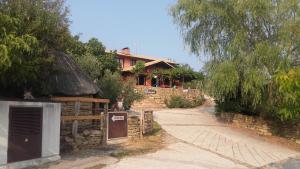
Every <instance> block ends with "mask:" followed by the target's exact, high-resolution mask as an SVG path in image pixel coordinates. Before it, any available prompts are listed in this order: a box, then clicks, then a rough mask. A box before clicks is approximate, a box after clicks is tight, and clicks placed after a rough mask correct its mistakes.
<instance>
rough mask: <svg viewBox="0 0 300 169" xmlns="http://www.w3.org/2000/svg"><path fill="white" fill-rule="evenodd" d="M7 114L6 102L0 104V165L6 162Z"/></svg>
mask: <svg viewBox="0 0 300 169" xmlns="http://www.w3.org/2000/svg"><path fill="white" fill-rule="evenodd" d="M8 112H9V106H8V104H7V102H0V165H1V164H6V162H7V138H8V117H9V116H8V115H9V114H8Z"/></svg>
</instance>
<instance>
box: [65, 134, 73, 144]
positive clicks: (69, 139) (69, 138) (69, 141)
mask: <svg viewBox="0 0 300 169" xmlns="http://www.w3.org/2000/svg"><path fill="white" fill-rule="evenodd" d="M65 141H66V142H67V143H71V142H73V141H74V139H73V138H71V137H68V136H66V137H65Z"/></svg>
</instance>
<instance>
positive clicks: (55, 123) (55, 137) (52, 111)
mask: <svg viewBox="0 0 300 169" xmlns="http://www.w3.org/2000/svg"><path fill="white" fill-rule="evenodd" d="M60 112H61V109H60V104H53V103H44V104H43V138H42V157H49V156H53V155H59V142H60Z"/></svg>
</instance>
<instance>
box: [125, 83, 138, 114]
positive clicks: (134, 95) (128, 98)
mask: <svg viewBox="0 0 300 169" xmlns="http://www.w3.org/2000/svg"><path fill="white" fill-rule="evenodd" d="M134 86H135V82H134V81H127V82H125V83H124V84H123V87H122V98H124V100H123V107H124V109H125V110H129V109H130V107H131V105H132V104H133V102H134V101H138V100H141V99H142V98H143V95H142V94H141V93H139V92H138V91H137V90H136V89H134Z"/></svg>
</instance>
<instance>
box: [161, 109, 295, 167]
mask: <svg viewBox="0 0 300 169" xmlns="http://www.w3.org/2000/svg"><path fill="white" fill-rule="evenodd" d="M213 113H214V107H213V106H202V107H200V108H197V109H188V110H186V109H185V110H183V109H172V110H162V111H159V112H157V113H156V119H157V121H158V122H159V123H160V124H161V125H162V127H163V128H164V129H165V130H166V131H167V132H168V133H169V134H171V135H173V136H174V137H176V138H178V139H180V140H181V141H182V142H184V143H186V144H190V145H193V146H196V147H198V148H201V149H203V150H207V151H209V152H212V153H215V154H218V155H219V156H221V157H223V158H226V159H229V160H232V161H234V162H236V163H239V164H241V165H244V166H247V167H250V168H252V167H262V166H265V165H267V164H270V163H274V162H279V161H282V160H285V159H288V158H292V157H296V156H297V155H299V152H296V151H294V150H290V149H287V148H284V147H282V146H279V145H276V144H271V143H268V142H265V141H264V140H262V139H261V138H260V137H253V136H250V135H247V134H245V133H242V132H240V131H236V130H233V129H232V128H229V127H228V126H226V125H222V124H220V123H219V122H217V121H216V119H215V117H214V114H213Z"/></svg>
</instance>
